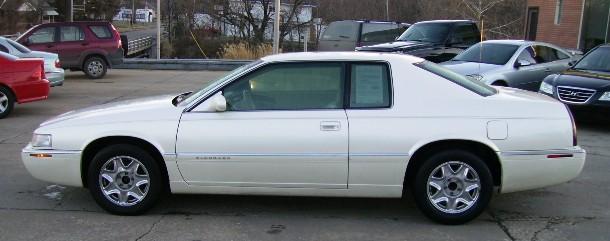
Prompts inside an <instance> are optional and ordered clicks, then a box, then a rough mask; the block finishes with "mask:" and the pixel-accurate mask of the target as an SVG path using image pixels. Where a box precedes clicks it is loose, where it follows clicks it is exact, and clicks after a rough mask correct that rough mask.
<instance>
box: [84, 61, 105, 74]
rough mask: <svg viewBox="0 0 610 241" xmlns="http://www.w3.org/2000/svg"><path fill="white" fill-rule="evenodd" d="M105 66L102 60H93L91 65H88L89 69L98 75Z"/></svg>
mask: <svg viewBox="0 0 610 241" xmlns="http://www.w3.org/2000/svg"><path fill="white" fill-rule="evenodd" d="M103 69H104V66H103V65H102V63H101V62H100V61H91V62H90V63H89V66H87V70H88V71H89V73H91V74H92V75H94V76H98V75H100V74H101V73H102V71H103Z"/></svg>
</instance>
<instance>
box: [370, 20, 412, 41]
mask: <svg viewBox="0 0 610 241" xmlns="http://www.w3.org/2000/svg"><path fill="white" fill-rule="evenodd" d="M403 31H404V29H403V28H402V27H400V25H398V24H390V23H365V24H363V25H362V41H364V42H391V41H394V40H395V39H396V37H398V36H399V35H400V34H401V33H402V32H403Z"/></svg>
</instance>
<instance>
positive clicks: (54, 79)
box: [45, 69, 65, 87]
mask: <svg viewBox="0 0 610 241" xmlns="http://www.w3.org/2000/svg"><path fill="white" fill-rule="evenodd" d="M45 76H47V79H48V80H49V85H50V86H51V87H54V86H60V85H63V84H64V79H65V73H64V69H55V70H53V71H52V72H47V73H45Z"/></svg>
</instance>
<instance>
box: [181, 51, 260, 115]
mask: <svg viewBox="0 0 610 241" xmlns="http://www.w3.org/2000/svg"><path fill="white" fill-rule="evenodd" d="M261 62H263V61H262V60H257V61H253V62H251V63H249V64H246V65H243V66H241V67H239V68H237V69H235V70H233V71H231V72H230V73H228V74H227V75H225V76H223V77H220V78H219V79H217V80H214V81H212V82H210V84H209V85H207V86H206V87H204V88H203V89H201V90H200V91H197V92H193V93H191V94H189V95H187V96H185V97H184V98H183V99H182V101H180V102H179V105H181V106H184V105H186V104H188V103H191V102H192V101H194V100H196V99H198V98H199V97H200V96H202V95H203V94H205V93H207V92H208V91H210V90H212V89H213V88H214V87H216V86H217V85H219V84H221V83H223V82H225V81H227V80H229V79H231V78H233V77H235V76H236V75H239V74H240V73H241V72H243V71H244V70H247V69H249V68H251V67H253V66H256V65H258V64H260V63H261Z"/></svg>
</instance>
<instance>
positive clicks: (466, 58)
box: [442, 40, 573, 91]
mask: <svg viewBox="0 0 610 241" xmlns="http://www.w3.org/2000/svg"><path fill="white" fill-rule="evenodd" d="M571 61H573V59H572V55H571V54H570V53H569V52H567V51H565V50H564V49H562V48H560V47H557V46H555V45H552V44H548V43H542V42H533V41H524V40H489V41H484V42H482V43H479V44H476V45H474V46H472V47H470V48H469V49H467V50H466V51H464V52H462V53H461V54H459V55H458V56H455V58H453V59H452V60H450V61H448V62H444V63H442V64H443V65H444V66H445V67H447V68H448V69H450V70H453V71H455V72H457V73H460V74H462V75H466V76H467V77H470V78H472V79H474V80H476V81H480V82H483V83H486V84H489V85H498V86H508V87H514V88H519V89H524V90H530V91H538V89H539V87H540V82H542V80H543V79H544V78H545V77H546V76H548V75H550V74H555V73H560V72H561V71H564V70H566V69H568V68H569V67H570V65H571V64H572V62H571Z"/></svg>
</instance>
